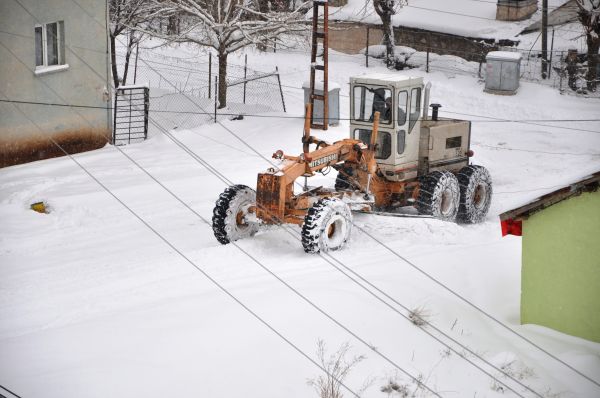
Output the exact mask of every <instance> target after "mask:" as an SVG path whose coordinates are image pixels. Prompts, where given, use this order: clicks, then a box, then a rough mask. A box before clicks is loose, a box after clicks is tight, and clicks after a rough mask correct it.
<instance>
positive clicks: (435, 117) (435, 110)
mask: <svg viewBox="0 0 600 398" xmlns="http://www.w3.org/2000/svg"><path fill="white" fill-rule="evenodd" d="M429 106H431V109H433V111H431V120H433V121H434V122H437V121H438V110H439V109H440V108H441V107H442V106H441V105H440V104H431V105H429Z"/></svg>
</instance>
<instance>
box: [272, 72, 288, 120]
mask: <svg viewBox="0 0 600 398" xmlns="http://www.w3.org/2000/svg"><path fill="white" fill-rule="evenodd" d="M275 72H277V83H278V84H279V94H280V95H281V105H283V111H284V112H287V111H286V110H285V100H284V99H283V90H282V89H281V79H280V78H279V68H278V67H277V66H276V67H275Z"/></svg>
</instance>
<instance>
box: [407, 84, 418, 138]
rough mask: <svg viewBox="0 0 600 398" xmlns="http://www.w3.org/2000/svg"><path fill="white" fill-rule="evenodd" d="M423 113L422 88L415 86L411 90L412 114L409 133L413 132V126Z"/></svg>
mask: <svg viewBox="0 0 600 398" xmlns="http://www.w3.org/2000/svg"><path fill="white" fill-rule="evenodd" d="M420 114H421V88H413V89H412V91H411V92H410V116H409V122H410V123H409V127H408V133H409V134H410V133H411V132H412V129H413V127H415V124H416V123H417V120H419V115H420Z"/></svg>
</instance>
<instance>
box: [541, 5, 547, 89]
mask: <svg viewBox="0 0 600 398" xmlns="http://www.w3.org/2000/svg"><path fill="white" fill-rule="evenodd" d="M547 76H548V0H543V1H542V79H545V78H546V77H547Z"/></svg>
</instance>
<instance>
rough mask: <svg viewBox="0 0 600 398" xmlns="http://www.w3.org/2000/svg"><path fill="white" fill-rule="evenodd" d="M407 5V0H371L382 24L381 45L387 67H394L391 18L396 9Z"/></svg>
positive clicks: (393, 41)
mask: <svg viewBox="0 0 600 398" xmlns="http://www.w3.org/2000/svg"><path fill="white" fill-rule="evenodd" d="M406 4H407V0H373V7H374V8H375V12H376V13H377V15H379V18H381V23H382V24H383V45H385V49H386V58H385V62H386V65H387V66H388V67H392V66H394V59H395V54H394V47H395V45H396V43H395V40H394V26H393V25H392V16H393V15H395V14H396V11H398V9H400V8H402V6H404V5H406Z"/></svg>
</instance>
